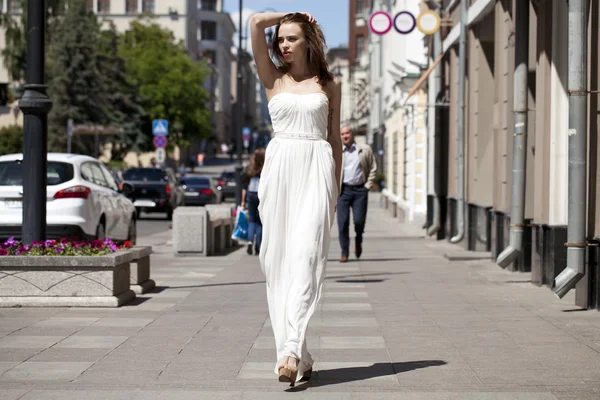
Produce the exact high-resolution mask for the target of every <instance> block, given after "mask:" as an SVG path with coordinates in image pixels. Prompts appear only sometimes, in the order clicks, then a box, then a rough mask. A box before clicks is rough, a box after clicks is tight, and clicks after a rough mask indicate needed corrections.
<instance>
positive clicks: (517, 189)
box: [496, 0, 529, 268]
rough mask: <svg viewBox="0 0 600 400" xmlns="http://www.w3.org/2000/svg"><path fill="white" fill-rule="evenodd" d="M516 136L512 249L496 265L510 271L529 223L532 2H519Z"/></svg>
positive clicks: (516, 47)
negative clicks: (528, 143)
mask: <svg viewBox="0 0 600 400" xmlns="http://www.w3.org/2000/svg"><path fill="white" fill-rule="evenodd" d="M515 36H516V38H515V77H514V95H513V102H514V106H513V107H514V109H513V115H514V124H515V126H514V135H513V161H512V202H511V210H510V241H509V245H508V247H507V248H506V249H504V251H503V252H502V253H501V254H500V255H499V256H498V259H497V260H496V263H497V264H498V265H499V266H501V267H502V268H506V267H508V266H509V265H511V264H512V263H513V261H515V259H516V258H517V257H518V256H519V254H521V251H522V249H523V231H524V229H523V228H524V222H525V178H526V175H527V174H526V173H525V170H526V168H527V94H528V92H527V74H528V72H529V64H528V59H529V1H525V0H523V1H518V2H517V7H516V17H515Z"/></svg>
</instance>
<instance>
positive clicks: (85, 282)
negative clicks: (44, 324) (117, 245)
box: [0, 250, 136, 307]
mask: <svg viewBox="0 0 600 400" xmlns="http://www.w3.org/2000/svg"><path fill="white" fill-rule="evenodd" d="M135 256H136V254H135V253H134V252H132V251H129V250H120V251H117V252H116V253H112V254H108V255H105V256H95V257H93V256H64V257H61V256H2V257H0V307H118V306H121V305H122V304H125V303H127V302H129V301H131V300H133V299H134V298H135V293H134V292H133V291H132V290H131V289H130V284H129V282H130V266H129V263H130V262H131V261H132V260H133V259H134V257H135Z"/></svg>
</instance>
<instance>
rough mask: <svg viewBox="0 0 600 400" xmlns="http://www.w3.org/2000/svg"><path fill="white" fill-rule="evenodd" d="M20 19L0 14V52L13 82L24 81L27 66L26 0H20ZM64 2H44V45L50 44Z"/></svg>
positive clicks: (48, 0) (61, 0)
mask: <svg viewBox="0 0 600 400" xmlns="http://www.w3.org/2000/svg"><path fill="white" fill-rule="evenodd" d="M19 3H20V7H21V10H22V12H21V17H20V19H17V17H16V16H15V15H11V14H8V13H6V14H0V27H2V28H4V29H5V38H6V39H5V46H4V48H3V49H2V51H1V52H0V54H1V55H2V58H3V60H4V66H5V67H6V69H7V70H8V74H9V76H10V78H11V80H13V81H14V82H22V81H24V80H25V69H26V66H27V52H26V49H27V41H26V38H27V33H26V32H27V0H21V1H20V2H19ZM64 5H65V0H46V8H47V10H48V18H47V29H46V43H51V41H52V40H51V39H52V35H51V31H52V25H53V24H54V22H55V21H56V20H57V18H58V16H59V15H60V14H61V13H62V12H63V11H64V8H65V7H64Z"/></svg>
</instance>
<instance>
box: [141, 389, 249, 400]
mask: <svg viewBox="0 0 600 400" xmlns="http://www.w3.org/2000/svg"><path fill="white" fill-rule="evenodd" d="M243 394H244V392H242V391H226V392H217V391H211V390H202V391H200V390H177V389H175V390H168V391H167V390H141V391H139V392H137V393H136V395H135V396H134V397H133V399H134V400H164V399H169V400H239V399H241V398H242V396H243Z"/></svg>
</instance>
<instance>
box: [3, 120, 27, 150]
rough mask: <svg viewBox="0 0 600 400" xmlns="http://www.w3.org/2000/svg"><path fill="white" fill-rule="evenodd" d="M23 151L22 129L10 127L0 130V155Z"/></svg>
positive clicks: (14, 126)
mask: <svg viewBox="0 0 600 400" xmlns="http://www.w3.org/2000/svg"><path fill="white" fill-rule="evenodd" d="M22 151H23V129H22V128H21V127H20V126H17V125H11V126H7V127H4V128H1V129H0V155H1V154H12V153H21V152H22Z"/></svg>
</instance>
